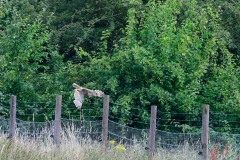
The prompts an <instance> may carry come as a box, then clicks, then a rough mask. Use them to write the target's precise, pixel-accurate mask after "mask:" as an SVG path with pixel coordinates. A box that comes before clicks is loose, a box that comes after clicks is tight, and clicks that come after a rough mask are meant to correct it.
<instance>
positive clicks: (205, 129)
mask: <svg viewBox="0 0 240 160" xmlns="http://www.w3.org/2000/svg"><path fill="white" fill-rule="evenodd" d="M208 137H209V105H207V104H203V105H202V135H201V143H202V155H203V160H208Z"/></svg>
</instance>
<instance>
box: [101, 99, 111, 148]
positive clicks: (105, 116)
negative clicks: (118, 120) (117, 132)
mask: <svg viewBox="0 0 240 160" xmlns="http://www.w3.org/2000/svg"><path fill="white" fill-rule="evenodd" d="M108 116H109V95H104V97H103V119H102V144H103V148H104V150H106V148H107V140H108Z"/></svg>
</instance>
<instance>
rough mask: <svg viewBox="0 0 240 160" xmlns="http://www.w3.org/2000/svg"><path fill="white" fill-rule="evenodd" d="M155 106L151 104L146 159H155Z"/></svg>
mask: <svg viewBox="0 0 240 160" xmlns="http://www.w3.org/2000/svg"><path fill="white" fill-rule="evenodd" d="M156 121H157V106H151V120H150V130H149V144H148V159H149V160H154V159H155V137H156Z"/></svg>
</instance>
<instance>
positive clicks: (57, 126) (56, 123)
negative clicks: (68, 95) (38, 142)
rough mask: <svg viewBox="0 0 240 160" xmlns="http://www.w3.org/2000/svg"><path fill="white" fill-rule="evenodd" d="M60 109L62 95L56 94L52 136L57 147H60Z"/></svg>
mask: <svg viewBox="0 0 240 160" xmlns="http://www.w3.org/2000/svg"><path fill="white" fill-rule="evenodd" d="M61 110H62V96H61V95H58V96H57V97H56V107H55V120H54V136H53V143H54V144H55V145H56V147H57V148H59V147H60V132H61Z"/></svg>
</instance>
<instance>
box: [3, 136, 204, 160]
mask: <svg viewBox="0 0 240 160" xmlns="http://www.w3.org/2000/svg"><path fill="white" fill-rule="evenodd" d="M52 141H53V140H52V138H50V137H49V138H48V139H45V140H44V141H43V140H32V139H31V140H30V139H27V138H26V137H21V136H18V137H17V138H15V139H14V140H12V141H10V140H9V139H7V136H6V135H4V134H1V135H0V159H1V160H147V151H146V150H145V149H144V147H143V146H141V145H138V144H136V145H133V146H132V147H130V148H127V149H126V150H123V149H121V148H120V149H119V148H116V146H114V145H111V144H109V147H108V149H107V151H106V152H104V151H103V150H102V146H101V143H99V142H94V141H92V140H87V139H82V140H80V141H79V140H77V139H76V137H74V136H69V135H68V138H66V137H65V136H63V137H62V140H61V145H60V149H59V150H57V149H56V148H55V146H54V145H53V142H52ZM197 153H198V152H196V151H194V150H192V149H191V148H190V147H188V146H185V147H182V148H179V149H174V150H163V149H160V150H157V153H156V159H158V160H160V159H161V160H198V159H200V158H201V157H199V155H198V154H197Z"/></svg>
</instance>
